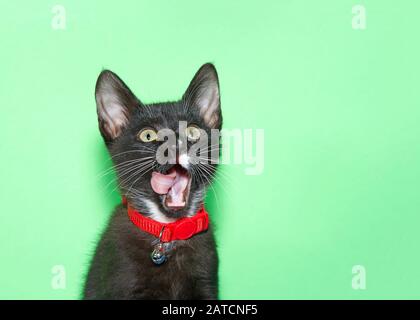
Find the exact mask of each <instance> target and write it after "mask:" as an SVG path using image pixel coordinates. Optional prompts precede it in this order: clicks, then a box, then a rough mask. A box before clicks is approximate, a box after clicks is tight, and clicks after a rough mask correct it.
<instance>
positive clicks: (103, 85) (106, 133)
mask: <svg viewBox="0 0 420 320" xmlns="http://www.w3.org/2000/svg"><path fill="white" fill-rule="evenodd" d="M95 98H96V111H97V113H98V122H99V130H100V131H101V134H102V136H103V138H104V140H105V142H106V143H107V144H108V143H110V142H112V141H113V140H115V139H116V138H117V137H119V136H120V134H121V132H122V130H123V129H124V128H125V127H126V126H127V124H128V121H129V117H130V114H131V113H132V111H133V110H134V109H135V108H136V107H137V106H138V105H139V104H140V101H139V100H138V99H137V98H136V96H135V95H134V94H133V93H132V92H131V90H130V89H129V88H128V87H127V85H126V84H125V83H124V82H123V81H122V80H121V79H120V78H119V77H118V76H117V75H116V74H115V73H113V72H112V71H109V70H104V71H102V72H101V74H100V75H99V77H98V81H97V82H96V89H95Z"/></svg>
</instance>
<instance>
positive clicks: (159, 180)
mask: <svg viewBox="0 0 420 320" xmlns="http://www.w3.org/2000/svg"><path fill="white" fill-rule="evenodd" d="M175 178H176V171H172V172H171V173H169V174H162V173H159V172H152V179H151V180H150V184H151V185H152V189H153V191H154V192H156V193H159V194H166V193H168V191H169V189H170V188H171V187H172V186H173V184H174V182H175Z"/></svg>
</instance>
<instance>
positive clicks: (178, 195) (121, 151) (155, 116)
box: [95, 63, 222, 222]
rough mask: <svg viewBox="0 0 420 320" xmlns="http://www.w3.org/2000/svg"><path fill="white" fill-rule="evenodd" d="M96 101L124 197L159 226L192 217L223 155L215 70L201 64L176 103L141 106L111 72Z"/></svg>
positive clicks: (98, 86) (103, 77)
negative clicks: (219, 155)
mask: <svg viewBox="0 0 420 320" xmlns="http://www.w3.org/2000/svg"><path fill="white" fill-rule="evenodd" d="M95 96H96V105H97V112H98V121H99V128H100V131H101V134H102V136H103V138H104V140H105V143H106V145H107V147H108V150H109V152H110V154H111V156H112V159H113V162H114V165H115V169H116V172H117V175H118V180H119V187H120V190H121V193H122V194H123V195H124V196H126V197H127V198H128V200H129V202H130V203H131V204H132V205H133V206H134V207H135V208H136V209H137V210H139V211H140V212H142V213H144V214H148V215H150V216H151V217H152V218H154V219H156V220H158V221H161V222H169V221H172V220H173V219H175V218H179V217H183V216H192V215H194V213H195V212H196V211H197V210H198V209H199V206H200V205H201V203H202V202H203V199H204V196H205V193H206V189H207V187H208V186H209V184H210V183H211V181H212V178H213V175H214V173H215V170H216V163H215V162H216V161H210V159H213V160H215V159H214V158H215V157H214V155H215V154H216V155H217V156H218V154H219V137H218V135H217V138H216V135H215V130H213V129H218V130H220V129H221V125H222V114H221V109H220V95H219V81H218V76H217V72H216V69H215V68H214V66H213V65H212V64H209V63H208V64H205V65H203V66H202V67H201V68H200V69H199V70H198V71H197V73H196V74H195V76H194V78H193V80H192V81H191V83H190V85H189V87H188V89H187V90H186V92H185V93H184V95H183V97H182V99H181V100H180V101H177V102H168V103H155V104H148V105H146V104H143V103H142V102H140V100H139V99H138V98H137V97H136V96H135V95H134V94H133V93H132V92H131V90H130V89H129V88H128V86H127V85H126V84H125V83H124V82H123V81H122V80H121V79H120V78H119V77H118V76H117V75H116V74H115V73H113V72H111V71H108V70H105V71H102V73H101V74H100V75H99V78H98V81H97V83H96V92H95ZM212 133H213V134H212ZM216 133H217V131H216ZM207 138H208V139H207Z"/></svg>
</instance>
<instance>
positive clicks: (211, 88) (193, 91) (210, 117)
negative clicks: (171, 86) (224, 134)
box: [182, 63, 222, 129]
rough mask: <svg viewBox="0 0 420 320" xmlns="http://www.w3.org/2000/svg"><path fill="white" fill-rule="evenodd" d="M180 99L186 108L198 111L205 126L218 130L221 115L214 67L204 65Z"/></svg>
mask: <svg viewBox="0 0 420 320" xmlns="http://www.w3.org/2000/svg"><path fill="white" fill-rule="evenodd" d="M182 99H183V101H184V103H185V104H186V105H187V106H194V107H197V108H199V109H200V115H201V116H202V117H203V120H204V122H205V123H206V125H207V126H209V127H210V128H215V129H220V127H221V125H222V113H221V109H220V93H219V78H218V76H217V71H216V68H215V67H214V65H212V64H211V63H206V64H204V65H203V66H202V67H201V68H200V69H199V70H198V71H197V73H196V74H195V76H194V78H193V79H192V81H191V83H190V85H189V87H188V89H187V91H186V92H185V94H184V96H183V97H182Z"/></svg>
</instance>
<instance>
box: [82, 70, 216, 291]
mask: <svg viewBox="0 0 420 320" xmlns="http://www.w3.org/2000/svg"><path fill="white" fill-rule="evenodd" d="M96 100H97V106H98V120H99V128H100V131H101V134H102V136H103V137H104V141H105V143H106V145H107V148H108V150H109V152H110V155H111V156H112V159H113V162H114V165H115V168H116V172H117V175H118V178H119V187H120V191H121V194H123V195H125V196H126V197H127V199H128V201H129V202H130V203H131V205H132V206H133V207H134V208H135V209H136V210H138V211H139V212H141V213H143V214H145V215H148V216H151V217H152V218H153V215H152V212H151V211H150V205H148V204H147V201H149V202H152V203H153V204H154V205H155V206H156V207H157V208H159V210H160V212H162V213H163V215H164V216H165V217H167V218H181V217H184V216H187V215H188V216H191V215H192V214H194V213H195V212H196V211H197V210H198V209H199V207H200V206H201V205H202V203H203V201H204V197H205V192H206V190H207V188H208V187H209V184H210V183H211V181H212V178H213V175H214V173H215V170H216V166H217V165H216V164H215V163H209V164H207V165H206V167H205V169H206V170H200V168H197V166H198V167H199V166H200V164H194V165H191V169H190V170H188V171H189V173H190V174H191V175H192V181H191V188H190V196H189V197H188V201H187V204H186V206H185V208H184V209H182V210H171V209H169V208H167V207H166V206H165V205H164V203H163V200H162V195H159V194H156V193H155V192H154V191H153V190H152V188H151V186H150V179H151V174H152V171H158V172H162V173H165V172H167V171H168V170H169V169H170V168H171V167H172V166H173V165H171V164H164V165H160V164H158V163H157V162H156V161H154V162H153V163H149V164H147V163H148V162H147V161H145V160H144V159H146V157H150V156H152V155H153V154H154V153H155V152H156V150H157V148H158V147H159V145H160V144H161V143H162V142H157V141H156V142H152V143H150V142H149V143H144V142H141V141H139V140H138V139H137V134H138V132H139V131H140V130H141V129H142V128H144V127H152V128H154V129H156V130H160V129H164V128H169V129H172V130H173V131H175V132H176V133H177V135H179V134H180V133H179V132H178V125H179V121H181V120H182V121H187V123H188V124H195V125H197V126H198V127H200V128H201V129H203V130H205V131H206V132H207V133H208V135H209V137H210V130H211V129H220V128H221V125H222V115H221V110H220V96H219V84H218V77H217V73H216V70H215V68H214V66H213V65H211V64H205V65H203V66H202V67H201V68H200V70H199V71H198V72H197V74H196V75H195V77H194V79H193V80H192V82H191V83H190V85H189V87H188V89H187V91H186V92H185V94H184V96H183V98H182V99H181V100H180V101H177V102H170V103H159V104H150V105H145V104H143V103H141V102H140V100H139V99H137V98H136V97H135V95H134V94H133V93H132V92H131V90H130V89H129V88H128V87H127V86H126V85H125V84H124V82H123V81H122V80H121V79H120V78H118V76H116V75H115V74H114V73H112V72H110V71H103V72H102V73H101V74H100V76H99V78H98V82H97V86H96ZM207 102H208V103H209V104H211V105H212V108H208V109H206V108H207V107H206V104H205V103H207ZM191 145H192V143H191V142H188V148H190V147H191ZM208 147H209V148H212V149H215V148H217V150H218V149H219V142H218V141H217V144H216V143H214V142H213V143H210V144H209V145H208ZM142 161H143V162H142ZM139 163H140V165H139ZM145 163H146V164H145ZM136 165H137V166H138V167H137V169H136V167H135V166H136ZM130 170H131V171H130ZM155 241H156V238H155V237H153V236H151V235H149V234H147V233H145V232H143V231H141V230H140V229H138V228H137V227H136V226H134V225H133V224H132V222H131V221H130V220H129V218H128V215H127V210H126V208H124V207H122V206H119V207H117V208H116V210H115V212H114V214H113V215H112V217H111V219H110V221H109V223H108V226H107V228H106V230H105V232H104V233H103V235H102V238H101V240H100V242H99V244H98V246H97V249H96V252H95V254H94V257H93V259H92V262H91V266H90V269H89V272H88V275H87V279H86V283H85V287H84V291H83V297H84V298H85V299H216V298H217V294H218V257H217V251H216V246H215V241H214V237H213V232H212V226H211V224H210V227H209V229H208V230H207V231H206V232H203V233H200V234H197V235H195V236H193V237H192V238H190V239H188V240H183V241H175V243H174V247H173V248H172V249H171V250H170V254H169V259H168V260H167V261H166V262H165V263H164V264H163V265H161V266H157V265H155V264H153V262H152V261H151V259H150V253H151V251H152V250H153V244H154V243H155ZM152 243H153V244H152Z"/></svg>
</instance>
